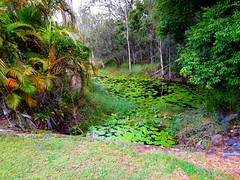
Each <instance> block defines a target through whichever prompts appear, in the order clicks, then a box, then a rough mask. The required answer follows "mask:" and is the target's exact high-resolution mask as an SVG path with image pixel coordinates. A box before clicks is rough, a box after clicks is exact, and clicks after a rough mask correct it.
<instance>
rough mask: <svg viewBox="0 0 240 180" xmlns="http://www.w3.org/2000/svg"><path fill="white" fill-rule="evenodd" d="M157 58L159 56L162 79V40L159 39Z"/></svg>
mask: <svg viewBox="0 0 240 180" xmlns="http://www.w3.org/2000/svg"><path fill="white" fill-rule="evenodd" d="M159 56H160V63H161V71H162V77H163V75H164V69H163V55H162V40H161V39H159Z"/></svg>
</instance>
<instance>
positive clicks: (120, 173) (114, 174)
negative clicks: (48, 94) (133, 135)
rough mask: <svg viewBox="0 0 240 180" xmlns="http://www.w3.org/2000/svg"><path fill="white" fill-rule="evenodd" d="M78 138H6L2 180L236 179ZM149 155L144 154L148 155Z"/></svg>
mask: <svg viewBox="0 0 240 180" xmlns="http://www.w3.org/2000/svg"><path fill="white" fill-rule="evenodd" d="M139 148H140V147H139V146H133V145H126V144H117V143H110V142H102V141H96V140H93V139H85V140H83V139H78V138H76V137H65V138H61V137H57V136H56V135H55V136H48V137H34V136H33V137H14V136H9V135H0V153H1V156H0V162H1V166H0V179H4V180H8V179H24V180H25V179H114V180H115V179H154V178H159V179H177V178H179V174H180V173H181V174H182V173H184V174H185V176H187V177H189V178H190V179H214V177H218V178H219V179H231V178H230V177H228V176H226V175H224V174H223V173H222V172H220V171H217V172H211V171H209V170H207V169H204V168H201V167H196V166H194V165H193V164H191V163H188V162H187V161H186V160H183V159H178V158H176V156H175V154H174V153H170V154H166V153H164V152H162V151H160V150H154V151H153V150H148V151H143V152H141V153H139V152H138V151H137V149H139ZM143 150H144V149H143Z"/></svg>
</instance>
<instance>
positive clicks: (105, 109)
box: [73, 81, 138, 134]
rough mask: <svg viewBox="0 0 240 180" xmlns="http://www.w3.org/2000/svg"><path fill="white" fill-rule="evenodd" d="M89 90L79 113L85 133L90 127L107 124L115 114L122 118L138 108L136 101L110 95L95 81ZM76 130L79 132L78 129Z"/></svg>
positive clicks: (82, 101)
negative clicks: (127, 112) (129, 111)
mask: <svg viewBox="0 0 240 180" xmlns="http://www.w3.org/2000/svg"><path fill="white" fill-rule="evenodd" d="M89 89H90V90H89V92H88V94H87V96H86V98H85V99H82V100H81V102H80V104H81V106H80V107H79V108H78V111H77V112H78V117H79V123H80V125H79V126H80V127H81V129H82V130H83V131H87V129H88V128H89V127H90V126H95V125H101V124H104V123H106V122H107V121H108V120H109V116H110V115H111V114H113V113H118V114H119V115H120V116H121V115H123V114H125V112H126V111H128V110H131V109H134V108H136V107H137V106H138V105H137V103H136V102H134V101H131V100H129V99H126V98H121V97H116V96H114V95H112V94H110V93H109V92H108V91H107V90H106V89H105V88H104V87H103V86H101V85H99V84H98V83H96V82H94V81H92V82H91V85H90V87H89ZM74 129H75V130H77V129H76V127H75V128H74ZM75 130H73V131H75ZM73 134H74V133H73Z"/></svg>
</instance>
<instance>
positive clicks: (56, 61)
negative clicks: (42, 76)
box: [49, 57, 68, 71]
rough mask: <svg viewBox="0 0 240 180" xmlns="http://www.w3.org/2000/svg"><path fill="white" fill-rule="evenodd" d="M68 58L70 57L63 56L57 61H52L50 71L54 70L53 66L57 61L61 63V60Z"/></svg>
mask: <svg viewBox="0 0 240 180" xmlns="http://www.w3.org/2000/svg"><path fill="white" fill-rule="evenodd" d="M66 58H68V57H61V58H59V59H57V60H56V61H54V62H53V63H51V64H50V68H49V71H50V70H52V68H53V67H54V66H55V65H56V64H57V63H59V62H60V61H61V60H63V59H66Z"/></svg>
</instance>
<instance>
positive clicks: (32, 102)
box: [19, 92, 37, 107]
mask: <svg viewBox="0 0 240 180" xmlns="http://www.w3.org/2000/svg"><path fill="white" fill-rule="evenodd" d="M19 95H20V96H21V98H22V100H24V101H25V102H26V103H27V104H28V106H29V107H36V106H37V101H36V100H35V99H33V97H32V96H31V95H29V94H26V93H23V92H22V93H20V94H19Z"/></svg>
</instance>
